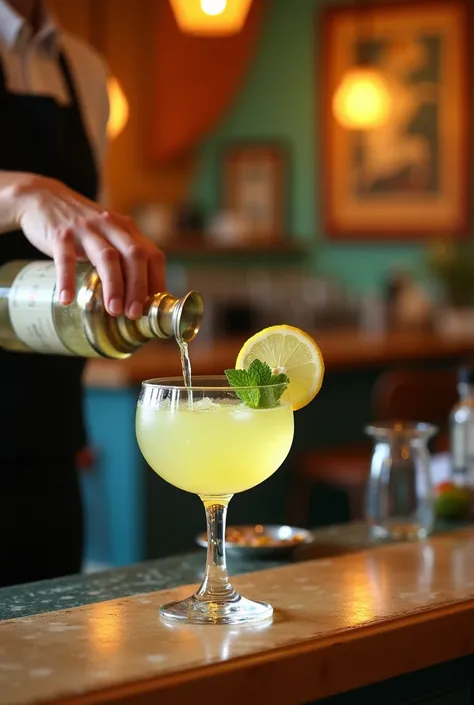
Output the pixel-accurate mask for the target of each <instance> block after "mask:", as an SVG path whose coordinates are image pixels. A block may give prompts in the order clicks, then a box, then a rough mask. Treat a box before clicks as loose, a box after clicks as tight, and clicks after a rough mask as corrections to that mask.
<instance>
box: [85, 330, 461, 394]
mask: <svg viewBox="0 0 474 705" xmlns="http://www.w3.org/2000/svg"><path fill="white" fill-rule="evenodd" d="M312 335H313V336H314V338H315V340H316V341H317V342H318V344H319V345H320V347H321V350H322V353H323V356H324V360H325V364H326V368H327V369H328V371H330V372H332V371H340V370H353V369H361V368H364V367H365V368H367V367H371V366H372V367H373V366H377V367H383V366H385V365H388V364H392V363H396V362H408V361H414V360H417V359H420V358H423V359H424V360H433V361H436V360H443V359H446V358H458V357H462V356H465V355H467V356H468V355H473V354H474V337H467V338H454V339H447V338H444V337H442V336H440V335H436V334H434V333H402V332H400V333H396V332H394V333H387V334H383V335H364V334H362V333H360V332H358V331H356V330H354V331H351V330H349V331H344V330H342V331H332V332H315V331H313V332H312ZM244 341H245V338H241V339H239V338H236V339H229V340H226V339H223V340H219V339H218V340H216V341H209V342H201V341H200V340H199V337H198V338H196V340H195V341H194V342H193V343H191V346H190V352H191V360H192V364H193V372H194V373H195V374H199V375H213V374H223V372H224V370H225V369H226V368H229V367H234V365H235V360H236V357H237V353H238V352H239V350H240V348H241V346H242V343H243V342H244ZM178 374H180V361H179V354H178V352H177V349H176V345H175V344H174V343H173V342H171V341H167V342H166V343H164V342H157V343H149V344H148V345H147V346H145V347H144V348H143V350H142V351H140V352H139V353H137V354H136V355H134V356H133V357H131V358H129V359H128V360H124V361H112V360H93V361H91V362H89V364H88V367H87V370H86V376H85V383H86V385H87V386H91V387H123V386H132V385H137V384H140V383H141V382H142V381H143V380H144V379H149V378H151V377H167V376H173V375H178Z"/></svg>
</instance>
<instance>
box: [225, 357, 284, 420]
mask: <svg viewBox="0 0 474 705" xmlns="http://www.w3.org/2000/svg"><path fill="white" fill-rule="evenodd" d="M225 376H226V377H227V381H228V382H229V384H230V386H231V387H233V388H234V389H235V390H236V391H235V393H236V395H237V396H238V397H239V399H240V400H241V401H243V402H244V404H247V406H250V408H252V409H273V407H275V406H278V404H279V402H280V397H281V395H282V394H283V392H284V391H285V389H286V387H287V386H288V384H289V382H290V380H289V378H288V377H287V375H285V374H281V373H280V374H276V375H275V374H273V372H272V370H271V367H270V366H269V365H267V363H266V362H262V361H261V360H253V361H252V363H251V364H250V366H249V368H248V370H226V371H225ZM239 387H254V389H239ZM256 387H259V389H256Z"/></svg>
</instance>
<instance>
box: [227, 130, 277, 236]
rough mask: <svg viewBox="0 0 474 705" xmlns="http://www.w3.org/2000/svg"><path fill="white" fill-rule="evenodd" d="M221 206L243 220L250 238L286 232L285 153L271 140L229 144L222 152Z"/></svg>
mask: <svg viewBox="0 0 474 705" xmlns="http://www.w3.org/2000/svg"><path fill="white" fill-rule="evenodd" d="M223 184H224V193H223V200H224V208H225V209H226V210H227V211H231V212H234V213H237V214H238V215H239V216H240V217H242V219H243V220H244V221H245V223H246V226H247V228H248V231H249V233H250V236H251V238H252V240H253V241H257V240H260V241H262V240H264V241H268V240H277V239H279V238H281V237H283V236H284V235H285V234H286V232H285V231H286V221H287V154H286V151H285V150H284V149H283V147H281V146H279V145H272V144H246V145H238V146H232V147H230V148H228V149H227V150H226V151H225V154H224V179H223Z"/></svg>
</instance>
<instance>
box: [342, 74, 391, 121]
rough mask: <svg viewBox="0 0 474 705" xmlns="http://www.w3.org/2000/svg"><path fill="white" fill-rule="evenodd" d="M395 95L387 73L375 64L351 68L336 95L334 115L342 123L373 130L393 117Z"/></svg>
mask: <svg viewBox="0 0 474 705" xmlns="http://www.w3.org/2000/svg"><path fill="white" fill-rule="evenodd" d="M391 109H392V98H391V95H390V91H389V87H388V85H387V82H386V81H385V80H384V78H383V76H382V75H381V74H380V73H379V72H378V71H376V70H375V69H371V68H356V69H353V70H351V71H348V72H347V74H346V75H345V76H344V78H343V79H342V81H341V83H340V85H339V88H338V89H337V91H336V93H335V95H334V98H333V111H334V115H335V117H336V119H337V121H338V122H339V124H340V125H342V127H345V128H346V129H350V130H369V129H373V128H374V127H380V126H381V125H383V124H384V123H385V122H387V120H388V119H389V117H390V111H391Z"/></svg>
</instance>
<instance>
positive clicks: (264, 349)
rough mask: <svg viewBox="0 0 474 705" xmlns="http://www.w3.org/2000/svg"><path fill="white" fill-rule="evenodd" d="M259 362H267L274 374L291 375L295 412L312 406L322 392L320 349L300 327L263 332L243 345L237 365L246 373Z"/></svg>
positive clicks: (278, 328)
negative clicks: (254, 363)
mask: <svg viewBox="0 0 474 705" xmlns="http://www.w3.org/2000/svg"><path fill="white" fill-rule="evenodd" d="M256 359H258V360H261V361H262V362H266V363H267V364H268V365H269V366H270V367H271V369H272V372H273V373H274V374H278V373H280V372H284V373H285V374H286V375H288V377H289V379H290V384H289V385H288V395H289V398H290V402H291V406H292V409H293V411H297V410H298V409H302V408H303V406H306V405H307V404H309V402H310V401H312V400H313V399H314V397H315V396H316V394H317V393H318V392H319V390H320V389H321V385H322V383H323V377H324V360H323V356H322V354H321V350H320V349H319V347H318V346H317V345H316V343H315V342H314V340H313V339H312V338H311V336H309V335H308V334H307V333H305V332H304V331H302V330H300V329H299V328H294V327H293V326H286V325H281V326H271V327H270V328H265V329H264V330H261V331H260V332H259V333H256V334H255V335H254V336H252V337H251V338H249V340H247V342H246V343H244V345H243V347H242V349H241V350H240V352H239V354H238V355H237V361H236V364H235V366H236V368H237V369H240V370H246V369H248V367H249V365H250V364H251V363H252V361H253V360H256Z"/></svg>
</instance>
